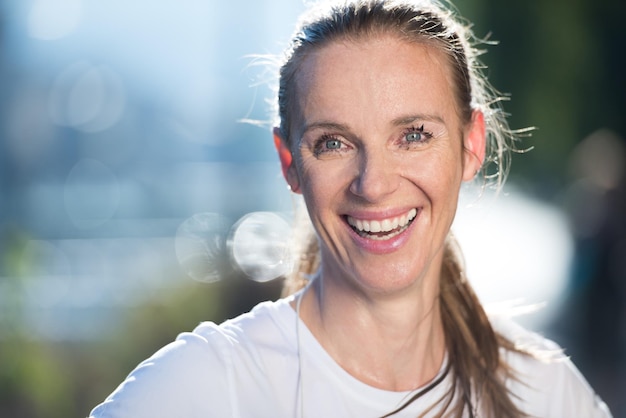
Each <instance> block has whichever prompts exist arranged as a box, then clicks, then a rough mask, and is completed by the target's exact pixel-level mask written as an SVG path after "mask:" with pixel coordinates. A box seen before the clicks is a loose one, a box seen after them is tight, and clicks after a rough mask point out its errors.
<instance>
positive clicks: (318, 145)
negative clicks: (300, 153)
mask: <svg viewBox="0 0 626 418" xmlns="http://www.w3.org/2000/svg"><path fill="white" fill-rule="evenodd" d="M415 133H418V134H420V139H419V140H415V141H409V140H407V138H406V137H407V136H408V135H410V134H415ZM432 138H433V134H432V132H429V131H425V130H424V125H423V124H422V125H421V126H419V127H417V126H412V127H410V128H408V129H405V130H404V131H403V132H402V137H401V142H402V143H403V146H404V147H406V148H409V147H410V146H411V145H413V144H415V145H417V146H419V145H423V144H426V143H427V142H428V141H430V140H431V139H432ZM329 141H337V142H338V145H339V148H326V146H327V145H328V142H329ZM345 146H346V145H345V143H344V142H343V141H342V140H341V139H339V138H338V137H336V136H335V135H332V134H324V135H322V136H321V137H320V138H319V139H318V140H317V141H316V142H315V144H314V146H313V154H314V155H315V156H316V157H319V156H320V155H322V154H325V153H327V152H341V150H342V147H343V148H345Z"/></svg>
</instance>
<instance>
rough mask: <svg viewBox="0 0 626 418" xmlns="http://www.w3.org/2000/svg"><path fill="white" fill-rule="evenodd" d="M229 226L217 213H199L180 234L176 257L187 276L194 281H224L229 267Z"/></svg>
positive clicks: (178, 231) (178, 232)
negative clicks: (227, 238) (227, 244)
mask: <svg viewBox="0 0 626 418" xmlns="http://www.w3.org/2000/svg"><path fill="white" fill-rule="evenodd" d="M228 225H229V224H228V223H227V222H226V220H225V219H224V217H222V216H221V215H219V214H217V213H208V212H207V213H198V214H196V215H194V216H192V217H191V218H189V219H187V220H185V221H184V222H183V223H182V224H181V225H180V226H179V227H178V230H177V231H176V239H175V243H174V245H175V247H176V257H177V258H178V262H179V263H180V266H181V267H182V269H183V270H184V271H185V273H186V274H187V275H188V276H189V277H191V278H192V279H194V280H197V281H199V282H205V283H212V282H216V281H218V280H220V279H221V278H222V276H223V275H224V272H225V268H224V266H225V265H226V266H227V261H226V260H228V256H227V253H226V236H227V234H228Z"/></svg>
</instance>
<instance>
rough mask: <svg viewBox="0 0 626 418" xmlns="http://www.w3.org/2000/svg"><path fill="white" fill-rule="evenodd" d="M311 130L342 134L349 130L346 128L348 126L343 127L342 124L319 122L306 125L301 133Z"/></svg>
mask: <svg viewBox="0 0 626 418" xmlns="http://www.w3.org/2000/svg"><path fill="white" fill-rule="evenodd" d="M313 129H330V130H334V131H343V132H346V131H349V130H350V128H348V125H344V124H343V123H337V122H328V121H320V122H313V123H310V124H308V125H305V126H304V129H303V130H302V133H305V132H308V131H310V130H313Z"/></svg>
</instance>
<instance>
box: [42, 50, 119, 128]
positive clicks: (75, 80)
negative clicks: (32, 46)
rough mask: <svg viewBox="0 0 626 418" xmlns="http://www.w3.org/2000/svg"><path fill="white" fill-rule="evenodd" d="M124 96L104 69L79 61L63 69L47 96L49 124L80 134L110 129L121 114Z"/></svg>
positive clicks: (110, 74)
mask: <svg viewBox="0 0 626 418" xmlns="http://www.w3.org/2000/svg"><path fill="white" fill-rule="evenodd" d="M125 104H126V94H125V89H124V85H123V83H122V81H121V78H120V77H119V76H118V75H117V74H116V73H115V72H114V71H112V70H111V69H109V68H107V67H104V66H93V65H91V64H89V63H87V62H84V61H81V62H77V63H74V64H73V65H71V66H69V67H68V68H66V69H65V71H63V72H62V73H61V74H60V75H59V76H58V77H57V79H56V80H55V83H54V87H53V88H52V92H51V94H50V114H51V117H52V120H53V121H54V122H55V123H56V124H58V125H61V126H71V127H73V128H75V129H79V130H81V131H84V132H97V131H102V130H105V129H107V128H109V127H111V126H113V125H114V124H115V123H116V122H117V121H118V120H119V119H120V117H121V115H122V114H123V112H124V108H125Z"/></svg>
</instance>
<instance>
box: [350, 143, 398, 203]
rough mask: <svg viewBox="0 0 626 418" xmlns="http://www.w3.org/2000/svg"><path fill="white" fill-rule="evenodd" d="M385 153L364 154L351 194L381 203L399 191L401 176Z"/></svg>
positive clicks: (377, 151) (351, 186) (360, 160)
mask: <svg viewBox="0 0 626 418" xmlns="http://www.w3.org/2000/svg"><path fill="white" fill-rule="evenodd" d="M387 157H388V156H386V155H385V152H384V151H381V150H375V151H369V152H363V153H362V154H361V158H360V159H359V162H358V173H357V174H356V176H355V178H354V179H353V180H352V183H351V184H350V192H351V193H352V194H354V195H356V196H359V197H360V198H362V199H364V200H366V201H368V202H370V203H375V202H380V201H381V200H383V199H384V198H385V197H387V196H388V195H390V194H391V193H393V192H394V191H396V190H397V188H398V184H399V176H398V173H397V167H396V164H394V162H393V161H392V159H391V158H387Z"/></svg>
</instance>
